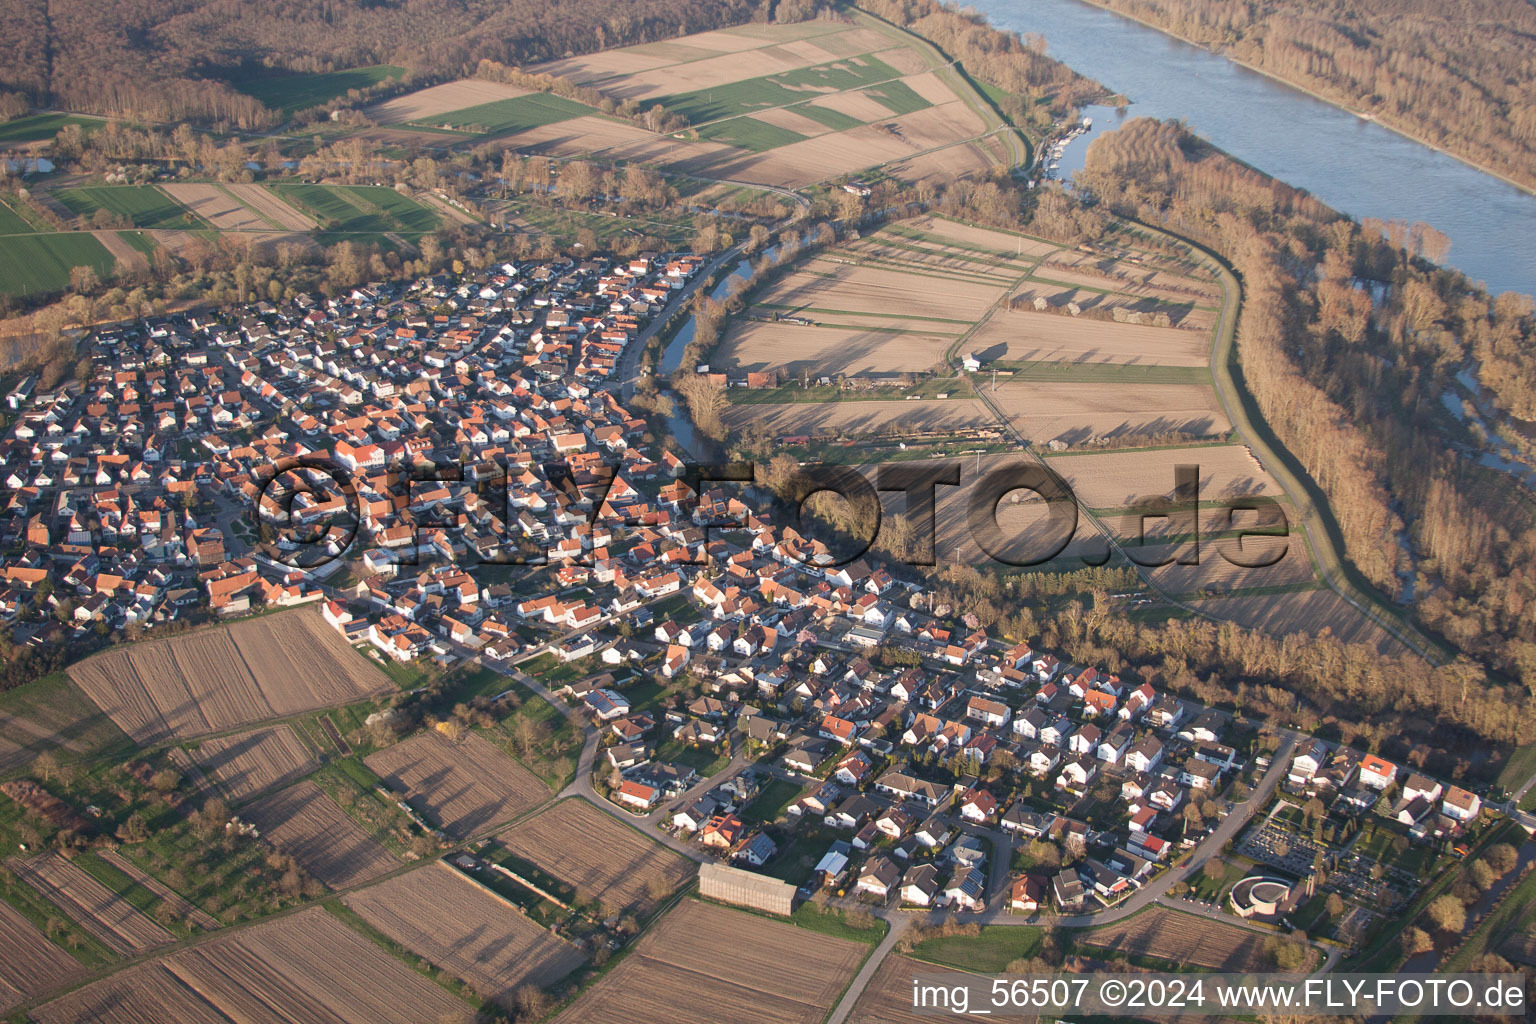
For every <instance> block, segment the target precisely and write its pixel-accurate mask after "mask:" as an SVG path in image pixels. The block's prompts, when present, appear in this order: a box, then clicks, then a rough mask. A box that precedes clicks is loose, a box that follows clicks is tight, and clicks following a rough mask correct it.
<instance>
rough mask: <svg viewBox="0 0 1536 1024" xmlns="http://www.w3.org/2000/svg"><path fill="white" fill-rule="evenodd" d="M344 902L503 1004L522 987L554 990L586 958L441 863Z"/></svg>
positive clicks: (392, 936)
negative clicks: (526, 985)
mask: <svg viewBox="0 0 1536 1024" xmlns="http://www.w3.org/2000/svg"><path fill="white" fill-rule="evenodd" d="M344 902H345V903H346V904H347V906H349V907H351V908H352V909H353V910H355V911H357V912H358V914H359V915H361V917H362V918H363V920H365V921H367V922H368V923H369V924H371V925H373V926H374V927H375V928H377V929H378V930H379V931H381V932H383V933H384V934H385V935H387V936H389V937H390V938H391V939H393V940H394V941H396V942H398V943H400V945H402V946H404V947H405V948H406V949H409V950H410V951H411V952H412V953H415V954H417V955H418V956H421V957H425V958H426V959H428V960H430V961H432V963H434V964H437V965H438V966H439V967H442V968H443V969H444V970H447V971H449V972H451V973H452V974H453V975H454V976H456V977H458V978H462V979H463V980H464V981H467V982H468V983H469V984H470V986H471V987H472V988H473V989H474V990H475V991H476V992H478V993H479V994H480V995H482V996H484V997H485V998H487V999H494V1000H496V1001H497V1002H500V1003H503V1004H504V1005H506V1004H509V1003H510V998H511V995H512V993H513V991H515V990H516V989H517V987H518V986H519V985H523V984H533V985H541V986H542V985H548V984H550V983H551V982H554V981H558V980H559V979H561V978H563V977H565V976H566V975H567V974H569V973H570V972H571V971H573V970H575V969H576V968H577V967H578V966H580V965H581V963H582V961H584V960H585V959H586V957H585V955H584V954H583V953H582V952H581V950H579V949H577V948H576V947H575V946H574V945H572V944H571V943H569V942H567V941H565V940H564V939H562V938H560V937H558V936H556V935H555V934H553V933H552V932H549V931H546V930H545V929H543V928H541V927H539V926H538V925H536V924H534V923H533V922H532V921H530V920H528V918H527V917H526V916H525V915H524V914H523V913H522V911H521V910H520V909H519V908H518V907H517V906H515V905H514V904H512V903H510V902H508V901H507V900H505V899H503V898H502V897H500V896H498V895H496V894H495V893H493V892H491V891H490V890H489V889H487V888H485V887H484V886H482V885H480V884H478V883H476V882H474V881H472V880H471V879H469V878H467V877H465V876H464V875H463V874H462V873H460V872H459V871H457V870H455V869H454V868H451V867H449V866H448V865H447V864H445V863H443V862H442V861H434V862H433V863H432V864H430V865H428V866H427V867H424V868H422V869H421V870H419V871H412V872H410V873H409V874H405V875H400V876H398V877H396V878H392V879H390V880H389V881H387V882H382V883H380V884H379V885H376V886H373V887H372V888H370V889H364V890H363V891H362V892H358V893H353V894H352V895H350V896H347V897H346V898H345V900H344Z"/></svg>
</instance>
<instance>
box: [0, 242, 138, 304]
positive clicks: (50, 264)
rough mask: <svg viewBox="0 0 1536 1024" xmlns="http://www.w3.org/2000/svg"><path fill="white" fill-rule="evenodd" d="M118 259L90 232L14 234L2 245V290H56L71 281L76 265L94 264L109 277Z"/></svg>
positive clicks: (20, 292)
mask: <svg viewBox="0 0 1536 1024" xmlns="http://www.w3.org/2000/svg"><path fill="white" fill-rule="evenodd" d="M115 263H116V260H115V259H113V256H112V254H111V253H109V252H108V251H107V250H106V247H105V246H103V245H102V244H101V243H100V242H98V241H96V239H95V238H93V237H92V236H91V235H90V234H88V233H86V232H83V231H81V232H72V233H69V234H57V233H56V234H47V235H12V236H10V237H9V238H7V239H6V240H5V244H4V245H0V293H4V294H6V295H34V294H37V293H38V292H56V291H60V290H62V289H63V288H64V287H65V286H66V285H68V284H69V272H70V270H71V269H72V268H74V267H79V266H88V267H94V268H95V270H96V273H97V274H99V275H101V276H102V277H106V276H107V275H109V274H110V273H112V268H113V266H114V265H115Z"/></svg>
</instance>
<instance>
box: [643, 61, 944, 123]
mask: <svg viewBox="0 0 1536 1024" xmlns="http://www.w3.org/2000/svg"><path fill="white" fill-rule="evenodd" d="M855 62H857V63H855ZM900 77H901V72H899V71H897V70H896V69H895V68H893V67H891V66H890V65H889V64H887V63H885V62H884V61H882V60H880V59H879V58H877V57H875V56H873V55H871V54H867V53H866V54H864V55H863V56H860V57H849V58H848V59H846V60H840V61H834V62H833V63H830V64H818V65H816V66H814V67H809V68H799V69H797V70H795V71H786V72H784V73H782V74H778V75H765V76H764V77H762V78H748V79H745V80H744V81H740V82H731V83H730V84H728V85H717V86H715V87H714V88H713V89H695V90H693V91H692V92H680V93H677V94H675V95H672V96H663V97H662V98H661V100H660V103H661V105H662V106H664V107H666V108H667V109H668V110H671V111H674V112H675V113H678V114H682V115H683V116H684V117H686V118H688V120H689V121H691V122H692V123H694V124H703V123H704V122H706V121H718V120H721V119H722V118H727V117H736V116H738V115H741V114H750V113H752V112H753V111H754V110H763V109H764V108H767V107H784V106H788V105H790V104H792V103H799V102H802V101H804V100H805V99H807V95H806V94H807V93H808V92H811V91H815V92H823V93H825V92H847V91H849V90H852V89H857V88H859V87H860V86H862V85H872V84H874V83H875V82H887V81H889V80H891V79H895V78H900ZM908 91H910V90H908ZM924 106H926V104H924ZM807 116H809V117H815V116H816V115H814V114H810V115H807ZM818 120H819V118H818Z"/></svg>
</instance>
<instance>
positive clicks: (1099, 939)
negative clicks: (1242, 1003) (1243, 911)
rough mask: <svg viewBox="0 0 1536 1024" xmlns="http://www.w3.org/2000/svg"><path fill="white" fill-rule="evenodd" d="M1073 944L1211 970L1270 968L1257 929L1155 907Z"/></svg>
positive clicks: (1083, 934) (1085, 934)
mask: <svg viewBox="0 0 1536 1024" xmlns="http://www.w3.org/2000/svg"><path fill="white" fill-rule="evenodd" d="M1075 938H1076V939H1077V941H1078V942H1081V943H1083V944H1084V945H1087V946H1098V947H1101V948H1104V949H1114V950H1119V951H1122V952H1126V953H1139V954H1141V955H1143V956H1155V957H1157V958H1159V959H1161V960H1170V961H1172V962H1174V963H1178V964H1190V965H1192V966H1195V967H1205V968H1208V969H1210V970H1213V971H1226V972H1229V973H1234V974H1246V973H1250V972H1255V971H1265V970H1272V969H1273V965H1272V962H1271V961H1270V960H1269V958H1268V957H1266V956H1264V939H1265V935H1264V933H1262V932H1251V931H1248V930H1247V929H1246V928H1239V927H1237V926H1236V925H1230V924H1223V923H1222V922H1220V921H1209V920H1206V919H1204V918H1197V917H1191V916H1190V915H1188V914H1181V913H1179V912H1178V911H1176V910H1164V909H1163V908H1161V907H1154V908H1152V909H1151V910H1148V911H1146V912H1145V913H1141V914H1137V915H1136V916H1135V917H1131V918H1127V919H1126V920H1124V921H1120V922H1117V923H1115V924H1112V925H1109V926H1107V927H1105V928H1094V929H1092V930H1091V931H1085V932H1078V933H1075Z"/></svg>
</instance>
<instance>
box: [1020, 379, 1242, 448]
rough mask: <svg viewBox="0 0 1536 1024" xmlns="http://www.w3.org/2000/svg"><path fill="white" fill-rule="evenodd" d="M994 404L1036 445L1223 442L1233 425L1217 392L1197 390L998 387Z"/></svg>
mask: <svg viewBox="0 0 1536 1024" xmlns="http://www.w3.org/2000/svg"><path fill="white" fill-rule="evenodd" d="M991 396H992V400H993V401H994V402H996V403H997V406H998V408H999V409H1000V410H1002V412H1003V415H1005V416H1007V417H1008V418H1009V420H1010V421H1011V422H1012V423H1013V426H1014V427H1015V428H1016V429H1017V430H1018V431H1019V433H1021V434H1023V435H1024V436H1025V437H1027V438H1029V439H1030V440H1031V441H1034V442H1036V443H1044V442H1047V441H1064V442H1067V443H1068V444H1079V443H1082V442H1085V441H1089V440H1091V439H1093V438H1095V437H1119V436H1122V435H1142V436H1151V437H1157V436H1160V435H1166V434H1173V433H1178V434H1184V435H1188V436H1191V437H1215V436H1224V435H1226V434H1228V433H1230V432H1231V430H1232V422H1231V421H1230V420H1228V419H1227V415H1226V413H1225V412H1223V411H1222V409H1221V403H1220V402H1219V401H1218V400H1217V398H1216V392H1215V391H1214V390H1213V389H1212V388H1210V387H1207V386H1200V385H1196V384H1142V385H1126V384H1119V383H1114V384H1098V383H1063V384H1058V383H1051V382H1028V383H1025V382H1013V383H1006V384H1005V383H1003V382H1001V381H999V382H998V386H997V389H996V390H995V391H993V392H991Z"/></svg>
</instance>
